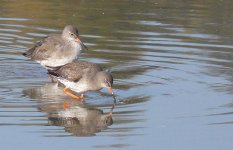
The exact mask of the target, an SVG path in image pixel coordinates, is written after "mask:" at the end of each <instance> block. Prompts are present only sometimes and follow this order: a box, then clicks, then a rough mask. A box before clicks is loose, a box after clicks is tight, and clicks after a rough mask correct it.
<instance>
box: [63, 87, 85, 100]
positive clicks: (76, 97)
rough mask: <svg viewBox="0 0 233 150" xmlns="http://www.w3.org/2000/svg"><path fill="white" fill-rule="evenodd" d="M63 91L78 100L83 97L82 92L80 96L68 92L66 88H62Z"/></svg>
mask: <svg viewBox="0 0 233 150" xmlns="http://www.w3.org/2000/svg"><path fill="white" fill-rule="evenodd" d="M63 91H64V93H65V94H66V95H68V96H70V97H72V98H74V99H78V100H80V99H83V97H84V96H83V94H82V95H81V96H77V95H74V94H72V93H70V92H69V91H68V88H64V89H63Z"/></svg>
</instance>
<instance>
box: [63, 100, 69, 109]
mask: <svg viewBox="0 0 233 150" xmlns="http://www.w3.org/2000/svg"><path fill="white" fill-rule="evenodd" d="M69 107H70V104H69V103H68V102H67V101H65V102H64V103H63V108H64V109H68V108H69Z"/></svg>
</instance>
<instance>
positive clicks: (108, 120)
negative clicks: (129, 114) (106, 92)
mask: <svg viewBox="0 0 233 150" xmlns="http://www.w3.org/2000/svg"><path fill="white" fill-rule="evenodd" d="M112 124H113V120H112V116H111V115H109V114H105V115H102V116H101V118H100V125H101V126H106V127H108V126H110V125H112Z"/></svg>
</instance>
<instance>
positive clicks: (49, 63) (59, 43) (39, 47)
mask: <svg viewBox="0 0 233 150" xmlns="http://www.w3.org/2000/svg"><path fill="white" fill-rule="evenodd" d="M83 47H84V48H86V46H85V45H84V44H83V42H82V41H81V40H80V38H79V33H78V29H77V28H76V27H74V26H72V25H67V26H65V28H64V30H63V32H62V34H52V35H49V36H48V37H46V38H44V39H42V40H41V41H38V42H37V43H36V44H35V46H34V47H32V48H30V49H29V50H28V51H27V52H25V53H23V55H24V56H26V57H29V58H30V59H32V60H34V61H36V62H38V63H40V64H41V65H42V66H44V67H45V68H47V69H49V70H53V69H55V68H56V67H59V66H62V65H65V64H67V63H70V62H72V61H73V60H75V59H77V58H78V57H79V55H80V53H81V50H82V48H83ZM86 49H87V48H86Z"/></svg>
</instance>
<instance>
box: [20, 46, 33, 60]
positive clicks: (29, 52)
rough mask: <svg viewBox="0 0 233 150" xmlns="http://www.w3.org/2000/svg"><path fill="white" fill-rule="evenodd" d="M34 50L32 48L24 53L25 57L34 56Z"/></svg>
mask: <svg viewBox="0 0 233 150" xmlns="http://www.w3.org/2000/svg"><path fill="white" fill-rule="evenodd" d="M33 52H34V49H33V48H31V49H29V50H28V51H26V52H24V53H22V55H23V56H25V57H28V58H32V55H33Z"/></svg>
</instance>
